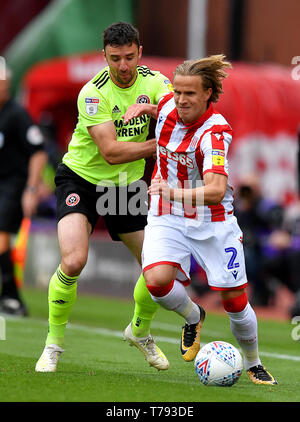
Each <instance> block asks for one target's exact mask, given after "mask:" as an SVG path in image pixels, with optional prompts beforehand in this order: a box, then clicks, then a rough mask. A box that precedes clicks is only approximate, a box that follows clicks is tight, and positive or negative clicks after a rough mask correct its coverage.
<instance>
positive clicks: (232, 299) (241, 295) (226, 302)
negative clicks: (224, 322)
mask: <svg viewBox="0 0 300 422" xmlns="http://www.w3.org/2000/svg"><path fill="white" fill-rule="evenodd" d="M247 303H248V298H247V294H246V292H245V291H244V290H238V291H234V293H233V294H231V292H230V291H229V292H228V294H225V293H223V294H222V304H223V307H224V309H225V311H226V312H233V313H235V312H241V311H243V310H244V309H245V307H246V306H247Z"/></svg>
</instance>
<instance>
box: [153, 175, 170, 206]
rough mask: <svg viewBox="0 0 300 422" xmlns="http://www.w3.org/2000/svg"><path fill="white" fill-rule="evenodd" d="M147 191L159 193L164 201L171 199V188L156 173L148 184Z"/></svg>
mask: <svg viewBox="0 0 300 422" xmlns="http://www.w3.org/2000/svg"><path fill="white" fill-rule="evenodd" d="M148 193H149V194H150V195H160V196H162V197H163V199H165V200H166V201H169V200H170V199H171V188H170V187H169V185H168V184H167V182H166V181H165V180H164V179H163V178H162V177H161V176H160V175H156V176H155V177H154V178H153V179H152V181H151V185H150V186H149V189H148Z"/></svg>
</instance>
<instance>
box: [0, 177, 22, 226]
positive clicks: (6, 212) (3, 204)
mask: <svg viewBox="0 0 300 422" xmlns="http://www.w3.org/2000/svg"><path fill="white" fill-rule="evenodd" d="M25 184H26V178H24V179H23V178H21V177H20V178H17V177H10V178H8V179H5V180H1V181H0V231H4V232H8V233H17V231H18V230H19V227H20V225H21V221H22V218H23V211H22V205H21V198H22V193H23V190H24V187H25Z"/></svg>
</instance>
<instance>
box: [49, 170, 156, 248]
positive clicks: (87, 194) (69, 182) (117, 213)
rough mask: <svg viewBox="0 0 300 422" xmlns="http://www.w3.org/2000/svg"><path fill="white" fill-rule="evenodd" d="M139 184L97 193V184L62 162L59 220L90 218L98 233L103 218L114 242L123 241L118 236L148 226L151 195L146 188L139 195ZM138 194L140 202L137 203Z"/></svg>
mask: <svg viewBox="0 0 300 422" xmlns="http://www.w3.org/2000/svg"><path fill="white" fill-rule="evenodd" d="M138 182H139V181H137V182H134V183H132V184H131V185H129V186H123V187H100V189H101V191H100V192H97V190H96V188H98V189H99V187H97V185H94V184H93V183H90V182H88V181H87V180H85V179H83V178H82V177H80V176H79V175H78V174H76V173H75V172H74V171H72V170H71V169H70V168H69V167H67V166H66V165H65V164H63V163H61V164H59V166H58V168H57V171H56V176H55V184H56V189H55V195H56V200H57V221H59V220H61V219H62V218H63V217H64V216H65V215H67V214H70V213H74V212H75V213H81V214H84V215H86V217H87V219H88V221H89V222H90V224H91V226H92V230H94V228H95V226H96V224H97V222H98V219H99V217H100V216H101V217H102V218H103V219H104V222H105V225H106V227H107V230H108V232H109V234H110V236H111V238H112V239H113V240H120V238H119V236H118V234H123V233H132V232H136V231H139V230H144V227H145V226H146V224H147V201H148V194H147V191H146V189H145V190H144V191H140V192H139V187H138V186H139V185H138ZM135 183H136V184H137V188H136V189H135V186H134V184H135ZM135 195H137V196H138V199H139V200H138V201H137V203H136V201H135V198H137V197H135V198H134V196H135ZM130 203H131V204H134V205H136V206H135V207H133V206H132V205H130ZM132 211H133V212H132ZM138 211H139V212H138Z"/></svg>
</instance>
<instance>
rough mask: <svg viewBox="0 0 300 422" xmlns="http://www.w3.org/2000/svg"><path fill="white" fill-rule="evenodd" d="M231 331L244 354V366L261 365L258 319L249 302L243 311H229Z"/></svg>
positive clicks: (246, 367) (247, 367)
mask: <svg viewBox="0 0 300 422" xmlns="http://www.w3.org/2000/svg"><path fill="white" fill-rule="evenodd" d="M227 313H228V315H229V318H230V328H231V331H232V333H233V335H234V337H235V338H236V340H237V342H238V343H239V345H240V347H241V349H242V351H243V354H244V366H245V369H246V371H247V369H249V368H251V367H252V366H256V365H261V361H260V359H259V355H258V339H257V319H256V315H255V312H254V310H253V309H252V307H251V305H250V303H249V302H248V303H247V305H246V307H245V308H244V309H243V310H242V311H241V312H227Z"/></svg>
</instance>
